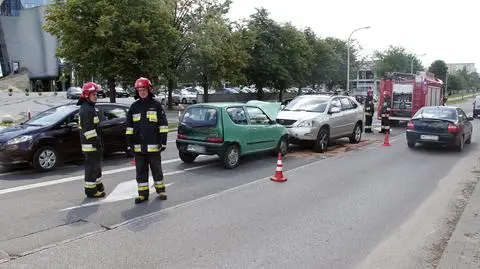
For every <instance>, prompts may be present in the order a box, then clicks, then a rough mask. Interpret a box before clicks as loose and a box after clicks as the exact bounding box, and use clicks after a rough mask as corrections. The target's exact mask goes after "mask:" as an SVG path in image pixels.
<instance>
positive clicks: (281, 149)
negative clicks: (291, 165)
mask: <svg viewBox="0 0 480 269" xmlns="http://www.w3.org/2000/svg"><path fill="white" fill-rule="evenodd" d="M288 147H289V145H288V137H287V136H286V135H285V136H282V138H280V141H278V144H277V149H276V150H275V153H276V155H278V153H281V154H282V156H285V155H287V153H288Z"/></svg>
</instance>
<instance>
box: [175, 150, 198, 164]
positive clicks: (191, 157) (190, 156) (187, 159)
mask: <svg viewBox="0 0 480 269" xmlns="http://www.w3.org/2000/svg"><path fill="white" fill-rule="evenodd" d="M178 156H179V157H180V160H182V161H183V162H184V163H193V162H194V161H195V159H196V158H197V157H198V154H195V153H189V152H182V151H180V152H178Z"/></svg>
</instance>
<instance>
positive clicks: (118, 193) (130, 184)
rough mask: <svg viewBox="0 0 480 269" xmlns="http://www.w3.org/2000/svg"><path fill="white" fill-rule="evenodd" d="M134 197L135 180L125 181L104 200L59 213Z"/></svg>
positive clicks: (135, 193) (179, 172)
mask: <svg viewBox="0 0 480 269" xmlns="http://www.w3.org/2000/svg"><path fill="white" fill-rule="evenodd" d="M212 165H213V164H206V165H200V166H195V167H191V168H186V169H183V170H178V171H173V172H168V173H165V174H164V176H171V175H176V174H181V173H186V172H188V171H192V170H197V169H201V168H205V167H208V166H212ZM148 181H149V185H153V178H152V177H150V178H149V179H148ZM173 184H175V182H172V183H167V184H165V186H166V187H168V186H171V185H173ZM153 192H155V187H153V186H152V187H151V188H150V193H153ZM136 195H137V181H136V180H129V181H125V182H122V183H120V184H118V185H117V186H116V187H115V189H113V191H112V192H111V193H110V194H109V195H108V196H107V197H106V198H105V199H101V200H98V201H95V202H91V203H87V204H81V205H77V206H72V207H68V208H64V209H61V210H60V212H61V211H68V210H72V209H77V208H82V207H89V206H92V205H99V204H104V203H113V202H117V201H123V200H128V199H133V198H135V196H136Z"/></svg>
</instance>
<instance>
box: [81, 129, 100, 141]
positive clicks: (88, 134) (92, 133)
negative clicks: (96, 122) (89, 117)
mask: <svg viewBox="0 0 480 269" xmlns="http://www.w3.org/2000/svg"><path fill="white" fill-rule="evenodd" d="M83 135H84V136H85V138H86V139H90V138H94V137H97V130H95V129H93V130H90V131H87V132H85V133H83Z"/></svg>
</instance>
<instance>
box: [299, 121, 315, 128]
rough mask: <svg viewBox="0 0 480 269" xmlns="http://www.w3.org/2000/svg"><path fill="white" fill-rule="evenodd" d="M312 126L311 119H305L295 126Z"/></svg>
mask: <svg viewBox="0 0 480 269" xmlns="http://www.w3.org/2000/svg"><path fill="white" fill-rule="evenodd" d="M312 126H313V121H311V120H305V121H302V122H300V123H299V124H298V125H297V127H312Z"/></svg>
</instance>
